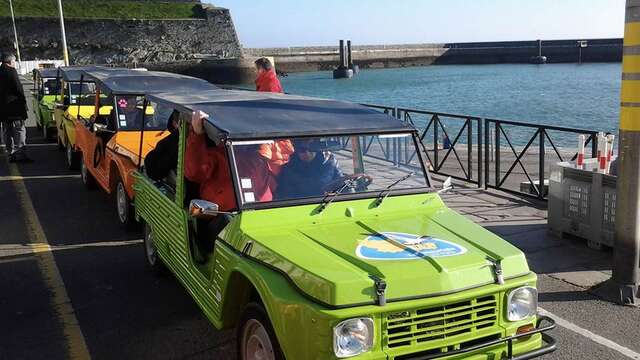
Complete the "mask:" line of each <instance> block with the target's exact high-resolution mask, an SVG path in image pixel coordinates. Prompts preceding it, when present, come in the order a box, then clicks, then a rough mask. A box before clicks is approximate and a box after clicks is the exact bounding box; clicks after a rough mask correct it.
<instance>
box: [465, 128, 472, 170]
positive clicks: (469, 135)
mask: <svg viewBox="0 0 640 360" xmlns="http://www.w3.org/2000/svg"><path fill="white" fill-rule="evenodd" d="M465 123H466V126H467V171H468V172H467V179H468V180H469V181H471V180H472V179H473V153H472V151H473V127H472V126H471V118H467V121H466V122H465Z"/></svg>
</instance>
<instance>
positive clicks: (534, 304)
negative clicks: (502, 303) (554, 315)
mask: <svg viewBox="0 0 640 360" xmlns="http://www.w3.org/2000/svg"><path fill="white" fill-rule="evenodd" d="M537 311H538V290H536V288H534V287H531V286H524V287H521V288H517V289H515V290H513V291H511V292H510V293H509V297H508V298H507V319H508V320H509V321H520V320H523V319H526V318H528V317H531V316H534V315H535V314H536V313H537Z"/></svg>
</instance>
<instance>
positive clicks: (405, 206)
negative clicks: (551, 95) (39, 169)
mask: <svg viewBox="0 0 640 360" xmlns="http://www.w3.org/2000/svg"><path fill="white" fill-rule="evenodd" d="M58 73H59V76H58V77H57V78H58V79H60V80H61V82H60V83H61V86H60V89H61V92H60V95H59V98H58V99H59V100H58V103H57V105H56V113H55V123H56V127H57V130H58V136H57V137H58V143H59V144H60V145H61V146H64V148H66V149H67V159H68V162H69V166H70V167H72V166H75V165H78V163H80V171H81V178H82V181H83V183H84V184H85V185H86V186H88V187H92V186H94V185H96V184H97V185H99V187H101V188H102V189H103V190H104V191H106V192H107V193H115V198H116V200H117V201H116V204H117V207H118V215H119V219H120V221H121V222H122V223H123V224H131V223H134V222H139V223H140V224H142V225H143V227H144V241H143V243H144V246H143V248H144V255H145V262H146V264H147V266H148V267H149V268H150V269H151V270H152V271H153V272H155V273H165V272H167V271H169V272H171V273H172V274H174V275H175V277H176V278H177V279H178V280H179V281H180V282H181V283H182V285H183V286H184V287H185V289H186V290H187V292H188V293H189V294H190V295H191V296H192V297H193V299H194V300H195V302H196V303H197V304H198V306H199V307H200V308H201V309H202V311H203V313H204V314H205V315H206V317H207V318H208V319H209V320H210V321H211V323H212V324H213V325H214V326H215V327H216V328H218V329H236V335H237V336H236V339H237V346H238V356H239V358H240V359H334V358H353V359H396V360H400V359H416V360H417V359H440V358H442V359H517V360H524V359H531V358H534V357H538V356H542V355H544V354H547V353H549V352H552V351H554V350H555V348H556V345H555V340H554V339H553V338H552V337H551V336H549V335H548V333H547V331H548V330H551V329H552V328H553V327H554V326H555V323H554V322H553V320H552V319H550V318H548V317H545V316H540V315H538V313H537V297H538V293H537V290H536V282H537V277H536V275H535V274H534V273H533V272H532V271H531V270H530V269H529V266H528V264H527V260H526V258H525V256H524V254H523V253H522V252H521V251H520V250H518V249H517V248H516V247H514V246H512V245H511V244H509V243H508V242H506V241H505V240H503V239H501V238H500V237H498V236H496V235H494V234H493V233H491V232H489V231H488V230H486V229H484V228H483V227H481V226H479V225H477V224H475V223H473V222H472V221H470V220H468V219H466V218H465V217H463V216H461V215H459V214H457V213H456V212H454V211H453V210H451V209H449V208H448V207H447V206H446V205H445V204H444V202H443V201H442V200H441V198H440V196H439V194H440V192H442V191H446V190H447V189H448V186H449V185H448V184H449V183H448V182H445V185H444V188H442V189H438V188H435V187H434V185H433V183H432V179H431V177H430V174H429V170H428V169H429V166H428V159H427V156H426V154H425V153H424V147H423V146H421V142H420V141H421V139H420V137H419V134H418V132H417V130H416V129H415V128H414V127H413V126H412V125H411V124H409V123H407V122H404V121H402V120H400V119H397V118H395V117H391V116H388V115H386V114H383V113H381V112H378V111H375V110H373V109H370V108H367V107H364V106H361V105H357V104H353V103H348V102H342V101H334V100H326V99H316V98H309V97H302V96H293V95H285V94H271V93H257V92H250V91H237V90H223V89H219V88H217V87H215V86H213V85H210V84H208V83H205V82H204V81H202V80H198V79H194V78H190V77H187V76H180V75H175V74H168V73H159V72H146V71H139V70H126V69H109V68H97V67H86V68H68V67H67V68H64V67H63V68H60V69H59V71H58ZM39 76H42V78H46V77H44V75H39ZM176 113H177V114H178V116H177V117H176V118H177V119H178V120H179V127H178V131H179V145H178V149H177V153H176V154H175V156H176V157H177V167H176V168H175V169H174V170H173V171H172V173H171V175H168V176H167V177H166V178H165V179H162V180H157V179H156V180H153V179H151V178H150V177H149V176H148V175H147V172H146V171H145V166H144V159H145V156H146V154H147V153H148V152H149V151H151V150H152V149H153V148H154V147H155V145H156V143H157V142H158V141H159V140H160V139H162V138H163V137H164V136H165V135H166V134H165V133H166V131H165V130H164V129H166V127H167V122H168V121H169V118H170V116H172V115H174V114H176ZM131 114H135V116H133V117H131ZM194 121H204V126H203V129H204V130H203V131H204V134H203V135H195V134H196V133H195V129H194V128H193V127H192V125H191V124H192V123H193V122H194ZM191 136H204V140H205V141H203V142H201V144H202V146H203V148H202V150H203V151H202V152H200V153H199V156H203V154H205V155H206V153H207V152H208V151H209V150H211V149H214V148H215V149H216V150H217V151H219V153H220V154H223V155H222V156H223V157H224V158H225V161H224V162H223V163H220V164H218V165H216V166H219V167H220V168H218V169H217V171H221V172H223V173H225V174H226V176H227V177H228V178H229V179H230V182H229V184H217V185H218V187H217V189H216V191H218V192H222V191H224V192H226V193H227V194H229V195H232V196H231V197H232V198H233V199H234V203H235V206H231V207H230V208H223V207H221V204H218V203H215V202H213V201H210V199H209V200H206V199H205V194H203V193H199V192H198V191H197V186H196V187H194V183H193V182H192V181H189V179H187V172H188V169H187V167H189V166H194V164H193V159H188V156H189V151H188V150H187V144H188V143H189V141H190V139H192V138H190V137H191ZM283 149H288V150H287V151H285V150H283ZM205 150H206V151H205ZM191 151H193V150H191ZM396 151H397V152H402V156H405V157H406V159H407V160H408V161H406V164H407V165H399V163H398V162H397V161H395V159H397V157H396V155H399V154H395V155H394V152H396ZM275 153H278V155H279V156H278V157H277V159H276V157H275V156H274V154H275ZM274 159H275V160H277V161H274ZM195 166H196V167H198V166H205V167H206V165H204V164H195ZM194 189H195V191H194Z"/></svg>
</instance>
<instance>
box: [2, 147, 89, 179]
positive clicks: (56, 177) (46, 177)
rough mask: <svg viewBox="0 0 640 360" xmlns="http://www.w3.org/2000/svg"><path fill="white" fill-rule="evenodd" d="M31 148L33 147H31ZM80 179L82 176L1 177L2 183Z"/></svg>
mask: <svg viewBox="0 0 640 360" xmlns="http://www.w3.org/2000/svg"><path fill="white" fill-rule="evenodd" d="M29 146H31V145H29ZM73 178H75V179H79V178H80V175H35V176H0V181H22V180H42V179H73Z"/></svg>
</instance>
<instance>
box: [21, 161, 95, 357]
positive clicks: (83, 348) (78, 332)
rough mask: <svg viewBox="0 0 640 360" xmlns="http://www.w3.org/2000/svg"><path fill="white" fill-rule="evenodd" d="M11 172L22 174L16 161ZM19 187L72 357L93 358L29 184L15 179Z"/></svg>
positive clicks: (31, 239)
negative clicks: (35, 206) (32, 199)
mask: <svg viewBox="0 0 640 360" xmlns="http://www.w3.org/2000/svg"><path fill="white" fill-rule="evenodd" d="M9 174H10V175H11V176H17V177H20V176H21V175H20V170H18V167H17V166H16V165H15V164H9ZM11 183H12V184H13V186H14V188H15V191H16V194H17V196H18V201H19V203H20V207H21V209H22V213H23V215H24V224H25V226H26V229H27V238H28V240H29V243H30V245H31V248H32V249H33V252H34V253H36V256H37V258H38V268H39V269H40V273H41V274H42V278H43V280H44V282H45V284H46V286H47V288H48V290H49V291H51V294H53V296H52V298H51V305H52V307H53V309H54V310H55V313H56V315H57V317H58V320H59V321H60V323H61V325H62V328H63V331H64V335H65V339H66V341H67V347H68V349H67V350H68V352H69V358H71V359H73V360H76V359H77V360H80V359H82V360H85V359H91V355H89V349H88V348H87V343H86V342H85V340H84V335H83V334H82V329H80V324H78V319H77V318H76V315H75V312H74V310H73V306H72V304H71V300H70V299H69V295H68V294H67V289H66V288H65V286H64V281H63V280H62V276H61V275H60V270H59V269H58V266H57V265H56V261H55V258H54V257H53V254H52V253H51V247H50V246H49V242H48V241H47V237H46V236H45V234H44V230H43V229H42V225H41V224H40V219H39V218H38V214H36V211H35V209H34V208H33V203H32V202H31V196H29V192H28V191H27V187H26V186H25V185H24V182H23V181H22V180H17V181H12V182H11Z"/></svg>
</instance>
